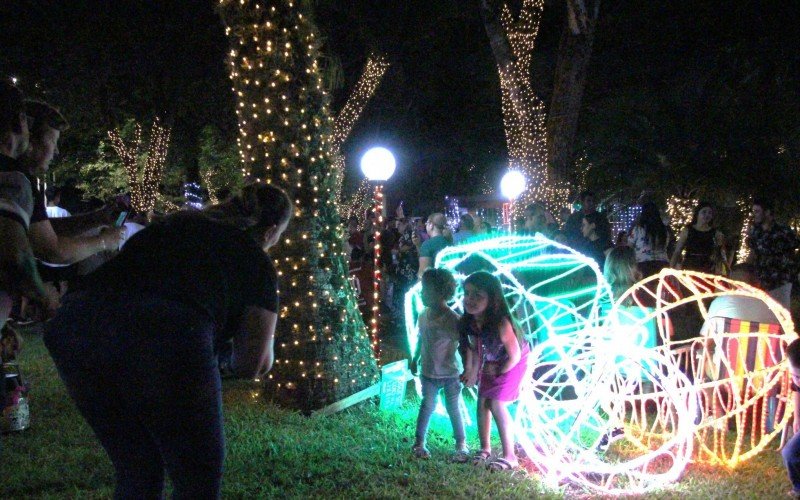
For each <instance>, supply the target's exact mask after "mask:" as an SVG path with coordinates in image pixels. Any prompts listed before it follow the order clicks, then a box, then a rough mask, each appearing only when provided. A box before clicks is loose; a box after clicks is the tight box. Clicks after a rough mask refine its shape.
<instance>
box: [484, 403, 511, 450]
mask: <svg viewBox="0 0 800 500" xmlns="http://www.w3.org/2000/svg"><path fill="white" fill-rule="evenodd" d="M489 401H490V404H491V411H492V415H493V416H494V421H495V423H496V424H497V432H498V433H499V434H500V444H502V445H503V458H504V459H506V460H508V461H509V462H510V463H512V464H515V463H517V455H516V453H514V422H513V421H512V419H511V413H509V412H508V402H507V401H498V400H496V399H491V400H489Z"/></svg>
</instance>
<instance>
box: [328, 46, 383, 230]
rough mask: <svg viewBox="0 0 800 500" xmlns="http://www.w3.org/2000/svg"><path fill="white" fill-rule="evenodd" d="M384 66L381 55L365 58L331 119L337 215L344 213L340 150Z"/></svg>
mask: <svg viewBox="0 0 800 500" xmlns="http://www.w3.org/2000/svg"><path fill="white" fill-rule="evenodd" d="M388 69H389V61H388V60H387V59H386V58H385V57H384V56H382V55H375V54H373V55H371V56H370V57H369V58H368V59H367V64H366V65H365V66H364V71H363V72H362V73H361V76H360V77H359V79H358V82H357V83H356V86H355V88H354V89H353V92H352V93H351V94H350V97H349V98H348V99H347V102H346V103H345V105H344V107H343V108H342V110H341V111H340V112H339V114H338V115H337V117H336V120H335V121H334V126H333V136H332V139H331V155H332V157H333V158H334V161H333V171H334V172H335V175H336V185H335V189H334V200H335V203H336V206H337V209H338V210H339V214H340V215H344V213H345V211H346V205H345V203H344V201H343V200H342V184H343V182H344V174H345V161H344V155H342V151H341V149H342V144H344V141H346V140H347V138H348V137H349V136H350V133H351V132H352V131H353V126H354V125H355V123H356V122H357V121H358V118H359V117H360V116H361V113H362V112H363V111H364V108H366V107H367V103H369V101H370V99H371V98H372V96H373V95H374V94H375V90H376V89H377V88H378V85H380V83H381V80H382V79H383V75H385V74H386V70H388ZM362 213H363V212H362Z"/></svg>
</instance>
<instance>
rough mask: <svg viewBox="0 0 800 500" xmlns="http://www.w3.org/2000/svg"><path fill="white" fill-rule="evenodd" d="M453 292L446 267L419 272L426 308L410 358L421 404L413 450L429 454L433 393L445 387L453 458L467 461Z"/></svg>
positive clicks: (427, 456)
mask: <svg viewBox="0 0 800 500" xmlns="http://www.w3.org/2000/svg"><path fill="white" fill-rule="evenodd" d="M455 292H456V282H455V280H454V279H453V275H452V274H450V272H449V271H447V270H445V269H427V270H426V271H425V272H424V273H423V275H422V303H423V304H424V305H425V309H424V310H423V311H422V314H420V317H419V323H418V327H419V341H418V342H417V349H416V352H415V353H414V357H413V359H412V366H411V370H412V372H414V371H416V366H415V365H417V364H419V367H420V381H421V382H422V404H421V405H420V407H419V416H418V417H417V432H416V440H415V442H414V447H413V448H412V451H413V452H414V455H415V456H417V457H418V458H429V457H430V456H431V454H430V452H429V451H428V448H426V447H425V437H426V435H427V433H428V424H429V423H430V420H431V415H432V414H433V410H434V408H435V406H436V396H437V395H438V394H439V390H440V389H444V397H445V399H444V401H445V408H447V414H448V415H450V423H452V424H453V435H454V437H455V440H456V454H455V456H454V457H453V460H454V461H457V462H466V461H467V460H468V457H469V452H468V450H467V445H466V434H465V432H464V422H463V420H462V419H461V412H460V411H459V402H460V401H461V380H460V378H459V377H460V376H461V374H462V363H461V356H459V354H458V345H459V333H458V319H459V318H458V315H457V314H456V313H455V312H453V310H452V309H450V308H449V307H447V301H448V300H450V299H452V298H453V295H454V294H455Z"/></svg>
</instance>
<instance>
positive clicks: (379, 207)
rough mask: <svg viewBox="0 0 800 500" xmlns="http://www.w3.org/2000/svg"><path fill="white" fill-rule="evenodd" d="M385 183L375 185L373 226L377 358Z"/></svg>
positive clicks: (374, 344) (373, 333)
mask: <svg viewBox="0 0 800 500" xmlns="http://www.w3.org/2000/svg"><path fill="white" fill-rule="evenodd" d="M383 208H384V207H383V184H380V183H379V184H377V185H376V186H375V220H376V221H377V223H376V224H375V226H374V227H373V228H372V230H373V237H374V238H375V250H374V251H373V260H372V266H373V267H372V269H373V271H372V318H370V320H369V328H370V335H371V337H372V352H373V353H374V354H375V359H380V354H381V348H380V339H379V337H378V329H379V328H380V324H381V307H380V290H381V282H383V274H382V273H381V252H382V249H381V228H382V227H383Z"/></svg>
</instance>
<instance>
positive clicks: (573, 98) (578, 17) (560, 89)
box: [547, 0, 600, 181]
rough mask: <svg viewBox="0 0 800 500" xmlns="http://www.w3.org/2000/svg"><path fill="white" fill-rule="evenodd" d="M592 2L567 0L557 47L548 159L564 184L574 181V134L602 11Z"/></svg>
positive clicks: (548, 124)
mask: <svg viewBox="0 0 800 500" xmlns="http://www.w3.org/2000/svg"><path fill="white" fill-rule="evenodd" d="M589 1H592V0H589ZM592 3H593V4H592V5H591V6H589V9H588V10H587V9H586V7H585V5H584V3H583V1H582V0H568V4H569V8H568V10H569V14H568V18H567V22H566V26H565V27H564V32H563V34H562V35H561V41H560V43H559V46H558V61H557V63H556V72H555V77H554V81H553V96H552V99H551V101H550V112H549V114H548V117H547V160H548V163H549V165H550V166H551V167H552V169H553V173H554V174H555V175H556V177H557V178H558V179H559V180H561V181H573V180H574V179H572V177H573V173H574V172H573V170H574V163H575V148H574V143H575V133H576V131H577V129H578V118H579V117H580V109H581V100H582V98H583V89H584V86H585V84H586V68H587V67H588V66H589V59H590V58H591V55H592V44H593V42H594V31H595V26H596V24H597V16H598V13H599V10H600V0H594V1H593V2H592ZM573 4H574V5H573Z"/></svg>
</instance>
